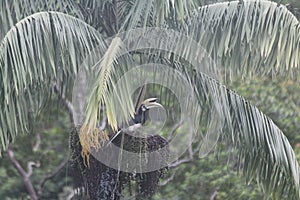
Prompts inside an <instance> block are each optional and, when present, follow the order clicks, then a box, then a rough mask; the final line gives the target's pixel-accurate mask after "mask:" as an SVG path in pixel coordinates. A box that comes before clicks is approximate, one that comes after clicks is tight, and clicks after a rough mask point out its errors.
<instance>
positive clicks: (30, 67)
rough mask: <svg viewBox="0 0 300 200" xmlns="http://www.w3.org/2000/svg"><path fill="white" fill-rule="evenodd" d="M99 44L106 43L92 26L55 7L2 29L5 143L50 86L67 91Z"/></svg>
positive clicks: (25, 126) (24, 126)
mask: <svg viewBox="0 0 300 200" xmlns="http://www.w3.org/2000/svg"><path fill="white" fill-rule="evenodd" d="M98 45H99V46H101V45H103V46H104V43H103V42H102V39H101V35H100V34H99V33H98V32H97V31H96V30H95V29H94V28H92V27H90V26H89V25H87V24H86V23H84V22H83V21H81V20H79V19H77V18H75V17H72V16H69V15H66V14H63V13H58V12H40V13H35V14H33V15H31V16H28V17H26V18H24V19H23V20H21V21H20V22H18V23H17V24H16V25H15V26H14V27H13V28H11V29H10V30H9V31H8V32H7V33H6V35H5V37H4V39H3V40H2V43H1V46H0V64H1V66H0V79H1V80H2V81H1V87H0V88H1V91H0V94H1V97H0V103H1V108H2V109H1V111H0V113H1V114H0V116H1V117H0V123H1V130H0V136H1V137H0V138H1V143H2V147H3V148H6V146H7V144H8V143H9V142H11V141H12V140H13V139H14V137H15V136H16V135H17V134H18V133H22V132H26V131H28V125H29V122H30V121H32V120H30V119H29V118H31V117H33V116H35V115H36V114H37V113H38V110H40V108H42V106H43V104H44V103H45V100H46V99H47V97H48V96H49V94H50V92H51V91H52V87H53V86H54V85H56V86H57V87H59V88H61V89H62V90H61V91H62V93H67V92H70V91H69V89H70V88H72V79H74V76H75V75H76V73H77V70H78V67H79V66H80V64H81V63H82V60H83V58H84V57H86V56H87V55H88V54H89V52H91V51H92V49H93V48H95V47H96V46H98ZM103 49H104V47H103ZM62 83H64V84H62ZM67 88H68V89H67Z"/></svg>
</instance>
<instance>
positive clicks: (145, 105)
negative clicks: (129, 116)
mask: <svg viewBox="0 0 300 200" xmlns="http://www.w3.org/2000/svg"><path fill="white" fill-rule="evenodd" d="M156 101H157V98H149V99H146V100H144V101H142V102H141V103H140V104H139V107H137V108H136V111H135V114H134V118H133V121H134V123H135V124H138V123H140V124H144V123H145V122H146V121H147V119H148V118H149V109H151V108H159V107H160V108H163V106H162V105H161V104H159V103H157V102H156Z"/></svg>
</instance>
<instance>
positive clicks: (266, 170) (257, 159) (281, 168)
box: [195, 73, 300, 199]
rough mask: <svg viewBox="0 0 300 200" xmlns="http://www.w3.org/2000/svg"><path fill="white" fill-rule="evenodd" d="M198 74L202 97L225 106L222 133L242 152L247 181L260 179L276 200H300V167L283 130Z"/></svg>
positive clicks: (243, 100)
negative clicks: (284, 199) (285, 199)
mask: <svg viewBox="0 0 300 200" xmlns="http://www.w3.org/2000/svg"><path fill="white" fill-rule="evenodd" d="M197 77H198V78H196V79H195V85H196V87H198V88H197V89H198V91H201V92H200V93H199V94H200V95H199V96H201V97H200V99H206V98H207V97H209V99H210V100H211V101H212V102H213V103H212V104H213V106H216V105H219V106H218V108H220V109H222V112H221V113H222V115H221V116H220V117H222V118H224V120H223V125H222V126H221V127H223V129H221V130H220V131H221V132H220V133H219V134H221V135H220V136H223V137H224V138H227V139H229V140H230V141H232V142H233V144H234V146H235V148H236V150H237V152H238V157H239V160H238V166H239V168H240V169H241V171H242V172H243V174H245V175H246V178H247V180H248V181H251V180H252V179H256V180H257V181H258V183H260V185H262V187H263V189H264V191H265V192H266V196H271V197H272V198H273V199H282V198H283V197H285V198H287V199H299V197H300V189H299V180H300V173H299V169H300V168H299V164H298V162H297V158H296V156H295V153H294V151H293V149H292V147H291V146H290V143H289V141H288V140H287V138H286V137H285V135H284V134H283V133H282V131H281V130H280V129H279V128H278V127H277V126H276V125H275V124H274V123H273V121H272V120H271V119H270V118H268V117H267V116H265V115H264V114H263V113H262V112H261V111H259V110H258V109H257V108H256V107H255V106H254V105H252V104H251V103H250V102H248V101H246V100H245V99H244V98H243V97H241V96H239V95H238V94H236V93H235V92H233V91H231V90H229V89H227V88H226V87H225V86H224V85H222V84H220V83H218V82H217V81H216V80H214V79H211V78H209V77H207V76H206V75H204V74H201V73H200V74H198V75H197ZM212 90H215V91H216V92H214V93H212V92H211V91H212ZM208 112H210V111H208ZM208 114H209V115H211V114H213V113H211V114H210V113H208ZM204 116H205V115H204ZM201 120H203V119H201V118H199V121H201ZM219 123H222V121H221V122H220V121H219ZM202 125H203V124H202ZM228 133H229V134H228ZM214 134H218V133H214ZM202 142H203V141H202ZM206 142H207V141H204V143H206ZM200 153H202V152H200Z"/></svg>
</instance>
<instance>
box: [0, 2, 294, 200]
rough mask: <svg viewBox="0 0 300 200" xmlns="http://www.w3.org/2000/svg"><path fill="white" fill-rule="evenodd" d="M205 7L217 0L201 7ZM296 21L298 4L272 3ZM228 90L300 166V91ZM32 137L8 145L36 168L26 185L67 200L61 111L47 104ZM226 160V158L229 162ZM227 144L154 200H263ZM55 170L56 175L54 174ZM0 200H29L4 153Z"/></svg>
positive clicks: (66, 126) (66, 124)
mask: <svg viewBox="0 0 300 200" xmlns="http://www.w3.org/2000/svg"><path fill="white" fill-rule="evenodd" d="M203 2H204V4H205V3H210V2H216V0H213V1H212V0H207V1H203ZM219 2H220V1H219ZM277 2H279V3H282V4H285V5H287V7H289V8H291V10H292V12H293V13H294V14H295V15H296V16H297V17H298V19H299V18H300V14H299V13H300V12H299V9H300V1H299V0H277ZM229 88H230V89H233V90H235V91H236V92H237V93H239V94H240V95H242V96H243V97H245V98H246V99H248V100H249V101H250V102H251V103H252V104H254V105H256V106H257V107H258V108H259V109H260V110H261V111H263V112H264V113H265V114H266V115H268V116H269V117H270V118H272V120H273V121H274V122H275V123H276V124H277V125H278V127H279V128H280V129H281V130H283V132H284V133H285V134H286V136H287V137H288V139H289V141H290V143H291V145H292V146H293V148H294V150H295V152H296V153H297V157H298V160H299V161H300V123H299V122H300V85H299V82H293V81H286V80H283V79H278V78H276V79H272V78H269V77H265V78H263V79H262V78H261V77H260V78H251V80H250V79H247V78H245V79H244V80H232V81H231V82H230V83H229ZM45 110H46V111H45V113H43V114H41V115H40V116H41V118H40V119H39V120H38V123H37V124H36V125H35V129H34V130H33V131H32V133H31V134H34V135H35V136H36V139H35V140H32V138H31V137H26V135H20V136H19V137H17V140H16V141H15V142H14V144H13V145H12V150H13V152H14V155H15V158H16V160H17V161H18V162H20V164H21V165H22V166H23V168H25V169H26V165H27V163H28V162H30V161H32V162H35V163H37V164H38V166H37V167H35V168H33V173H32V175H31V176H30V179H31V181H32V183H33V185H34V187H35V188H37V189H38V188H39V187H40V188H41V190H40V192H41V193H42V197H43V199H67V197H68V195H69V194H70V193H72V188H73V187H74V185H73V180H72V178H71V173H72V167H71V166H70V164H69V163H68V162H67V163H66V164H65V165H64V162H65V160H66V159H67V158H68V151H69V150H68V146H69V144H68V137H69V132H70V130H71V123H70V119H69V115H68V113H67V111H66V110H65V108H64V107H63V105H60V104H54V103H53V104H50V105H49V106H48V107H47V109H45ZM228 155H229V156H228ZM235 162H236V157H235V153H234V152H232V150H231V148H230V144H227V143H225V142H222V140H220V141H219V143H218V147H217V148H216V149H215V150H214V151H212V152H211V153H210V154H209V155H208V156H206V157H205V158H201V159H200V158H198V157H197V156H195V157H194V159H193V161H191V162H190V163H186V164H182V165H180V166H179V167H176V168H174V169H171V170H170V171H169V172H168V174H167V175H166V177H165V178H164V180H162V181H161V186H160V187H159V191H158V192H157V194H156V195H155V197H154V199H157V200H158V199H198V200H199V199H213V198H214V197H215V196H217V198H216V199H240V200H243V199H245V200H246V199H249V200H251V199H263V191H261V190H260V189H259V187H258V185H257V184H256V182H255V180H252V181H251V182H250V183H247V182H248V181H247V180H245V179H244V178H243V177H241V176H240V175H239V172H238V171H237V169H236V167H235ZM58 169H59V170H58ZM0 199H4V200H6V199H7V200H8V199H29V197H28V195H27V190H26V188H25V186H24V184H23V182H22V179H21V177H20V175H19V174H18V172H17V170H16V169H15V167H14V166H13V164H12V162H11V160H10V159H9V158H8V156H7V154H6V152H4V153H3V155H2V158H1V159H0Z"/></svg>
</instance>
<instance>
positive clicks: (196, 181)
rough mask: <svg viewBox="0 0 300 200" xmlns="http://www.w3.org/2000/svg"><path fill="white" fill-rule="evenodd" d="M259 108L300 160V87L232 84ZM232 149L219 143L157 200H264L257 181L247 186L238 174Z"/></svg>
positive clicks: (179, 171) (180, 171) (267, 81)
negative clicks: (211, 198) (277, 128)
mask: <svg viewBox="0 0 300 200" xmlns="http://www.w3.org/2000/svg"><path fill="white" fill-rule="evenodd" d="M229 85H230V87H231V88H232V89H234V90H236V91H237V92H238V93H239V94H241V95H243V96H244V97H246V98H247V99H249V100H250V101H251V103H253V104H254V105H256V106H258V107H259V108H260V109H261V110H262V111H264V112H265V113H266V114H267V115H268V116H270V117H271V118H272V119H273V120H274V122H275V123H276V124H277V125H278V126H279V127H280V128H281V129H282V130H284V131H285V133H286V135H287V137H288V138H289V141H290V142H291V144H292V146H293V147H294V149H295V151H296V153H297V158H298V160H300V145H299V143H300V137H299V136H300V134H299V133H300V132H299V130H300V124H299V120H300V111H299V108H300V100H299V99H300V85H299V83H298V82H292V81H286V80H284V79H271V78H254V79H245V80H243V81H241V80H235V81H233V82H232V83H230V84H229ZM230 149H231V145H230V144H228V143H225V142H221V141H220V143H219V147H218V148H217V149H216V150H215V151H214V152H212V153H211V154H209V155H208V156H207V157H205V158H203V159H200V158H197V157H195V158H194V161H193V162H191V163H188V164H185V165H182V166H179V167H178V168H176V169H173V170H171V171H170V173H169V175H168V176H171V174H172V173H173V172H175V173H176V175H175V177H174V179H173V180H172V181H171V182H169V183H168V184H167V185H165V186H162V187H160V190H159V193H158V194H157V195H156V198H155V199H210V197H211V196H212V195H213V194H214V192H215V191H216V192H217V199H227V200H231V199H241V200H255V199H263V198H264V197H265V196H264V192H263V191H262V190H261V189H260V188H259V187H258V185H257V182H256V180H255V179H254V180H252V182H251V183H249V184H246V179H245V177H244V176H243V175H242V174H241V173H239V172H238V170H237V166H236V161H237V157H236V152H233V151H232V150H230ZM265 198H266V197H265Z"/></svg>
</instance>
